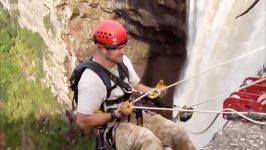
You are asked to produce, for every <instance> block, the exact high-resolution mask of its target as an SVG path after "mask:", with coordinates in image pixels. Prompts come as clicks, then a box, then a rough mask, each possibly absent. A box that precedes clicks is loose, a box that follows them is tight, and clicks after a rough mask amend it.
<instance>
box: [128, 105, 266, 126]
mask: <svg viewBox="0 0 266 150" xmlns="http://www.w3.org/2000/svg"><path fill="white" fill-rule="evenodd" d="M133 108H135V109H148V110H165V111H185V112H198V113H214V114H237V115H239V116H240V117H242V118H244V119H246V120H248V121H251V122H253V123H255V124H260V125H266V122H260V121H256V120H253V119H251V118H248V117H246V116H245V115H244V114H248V113H249V112H237V111H236V110H234V109H231V108H226V109H223V111H211V110H191V109H180V108H158V107H143V106H133ZM227 111H230V112H227ZM255 113H256V114H258V115H263V116H264V115H265V116H266V113H260V112H255Z"/></svg>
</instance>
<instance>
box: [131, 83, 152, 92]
mask: <svg viewBox="0 0 266 150" xmlns="http://www.w3.org/2000/svg"><path fill="white" fill-rule="evenodd" d="M134 89H135V90H137V91H139V92H142V93H148V92H150V91H151V90H153V88H151V87H148V86H146V85H144V84H140V83H139V84H137V85H135V86H134Z"/></svg>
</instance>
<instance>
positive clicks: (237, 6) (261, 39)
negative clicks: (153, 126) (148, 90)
mask: <svg viewBox="0 0 266 150" xmlns="http://www.w3.org/2000/svg"><path fill="white" fill-rule="evenodd" d="M188 3H189V8H190V9H189V12H188V17H189V21H188V24H189V33H188V36H189V39H188V43H187V51H188V53H187V62H186V64H185V66H184V69H183V72H182V73H183V74H182V75H181V77H180V79H179V80H182V79H186V78H189V77H191V76H193V75H195V74H198V73H200V72H203V71H205V70H208V69H209V68H213V67H215V66H217V65H219V64H221V63H224V62H226V61H228V60H231V59H233V58H236V57H238V56H241V55H243V54H246V53H248V52H251V51H252V50H255V49H257V48H261V47H264V49H262V50H260V51H257V52H255V53H252V54H250V55H247V56H245V57H243V58H240V59H237V60H236V61H233V62H230V63H228V64H226V65H223V66H221V67H218V68H216V69H215V70H213V71H210V72H207V73H205V74H202V75H200V76H196V77H195V78H192V79H190V80H188V81H185V82H183V83H181V84H179V85H177V88H176V92H175V96H174V103H175V104H176V105H178V106H184V105H187V106H191V105H195V104H199V103H202V102H204V101H206V100H208V99H209V98H211V97H214V96H216V95H219V94H221V93H225V95H222V96H220V97H217V98H215V99H213V100H212V101H209V102H207V103H203V104H200V105H196V106H194V109H203V110H215V111H221V110H222V109H223V101H224V99H225V98H227V97H228V96H229V94H230V93H232V92H233V91H234V90H235V89H238V88H239V86H240V85H241V83H242V82H243V80H244V79H245V78H246V77H249V76H256V74H257V72H258V70H259V69H260V68H262V66H263V65H265V60H266V59H265V57H266V55H265V1H264V0H260V1H259V2H258V3H257V4H256V5H255V7H253V8H252V9H251V10H250V11H249V12H248V13H247V14H246V15H244V16H241V17H239V18H237V19H235V17H236V16H237V15H239V14H241V13H242V12H244V11H245V10H246V9H247V8H248V7H249V6H250V5H251V4H252V3H253V1H250V0H230V1H228V0H204V1H200V0H194V1H188ZM215 115H216V114H206V113H194V114H193V117H192V118H191V119H190V120H189V121H187V122H185V123H182V125H183V126H184V128H185V129H187V130H188V131H193V132H198V131H202V130H203V129H205V128H206V127H207V126H208V125H209V124H210V123H211V121H212V120H213V119H214V117H215ZM225 121H226V120H224V119H223V118H222V116H221V115H220V116H219V117H218V119H217V120H216V122H215V123H214V124H213V126H212V127H211V128H210V129H209V130H207V131H206V132H205V133H203V134H200V135H195V134H189V135H190V137H191V139H192V141H193V143H194V144H195V145H196V147H197V148H198V149H199V148H201V147H203V146H204V145H206V144H207V143H208V142H209V140H210V139H211V138H212V136H213V135H214V133H216V132H218V131H219V130H220V129H221V128H222V127H223V125H224V123H225Z"/></svg>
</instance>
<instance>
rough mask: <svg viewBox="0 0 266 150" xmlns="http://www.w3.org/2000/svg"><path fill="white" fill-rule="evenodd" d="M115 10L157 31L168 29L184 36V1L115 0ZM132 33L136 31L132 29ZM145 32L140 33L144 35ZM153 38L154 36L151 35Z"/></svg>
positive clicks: (178, 35)
mask: <svg viewBox="0 0 266 150" xmlns="http://www.w3.org/2000/svg"><path fill="white" fill-rule="evenodd" d="M116 2H117V3H115V4H114V8H115V10H117V11H119V13H120V14H122V15H124V16H123V17H124V18H127V19H130V20H133V21H134V22H139V23H140V24H141V25H142V26H144V27H147V28H149V27H150V28H154V29H155V30H157V31H164V30H166V31H169V32H171V33H173V34H174V35H175V36H177V37H180V38H184V36H185V33H186V3H185V1H181V0H145V1H137V0H117V1H116ZM138 29H139V28H138ZM132 32H133V33H134V34H137V33H138V32H137V31H136V30H135V31H132ZM145 35H146V34H141V36H142V37H143V36H144V37H145ZM153 38H154V37H153Z"/></svg>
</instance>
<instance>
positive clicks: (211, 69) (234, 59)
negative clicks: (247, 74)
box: [132, 45, 265, 103]
mask: <svg viewBox="0 0 266 150" xmlns="http://www.w3.org/2000/svg"><path fill="white" fill-rule="evenodd" d="M264 49H265V45H264V46H262V47H260V48H257V49H255V50H252V51H250V52H248V53H245V54H243V55H240V56H238V57H235V58H233V59H229V60H227V61H225V62H224V63H221V64H218V65H217V66H215V67H212V68H210V69H208V70H205V71H203V72H200V73H198V74H195V75H192V76H190V77H188V78H185V79H183V80H180V81H177V82H175V83H173V84H170V85H168V86H166V87H164V88H162V89H160V90H161V91H162V90H165V89H168V88H171V87H173V86H175V85H178V84H180V83H183V82H185V81H187V80H190V79H192V78H195V77H197V76H200V75H202V74H205V73H207V72H210V71H213V70H215V69H217V68H219V67H222V66H224V65H226V64H228V63H231V62H233V61H236V60H238V59H240V58H243V57H245V56H248V55H250V54H253V53H256V52H258V51H261V50H264ZM156 90H158V89H152V90H151V91H149V92H147V93H145V94H144V95H141V96H140V97H138V98H137V99H135V100H134V101H133V102H132V103H135V102H137V101H139V100H140V99H142V98H143V97H145V96H147V95H149V94H150V93H152V92H153V91H156Z"/></svg>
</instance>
